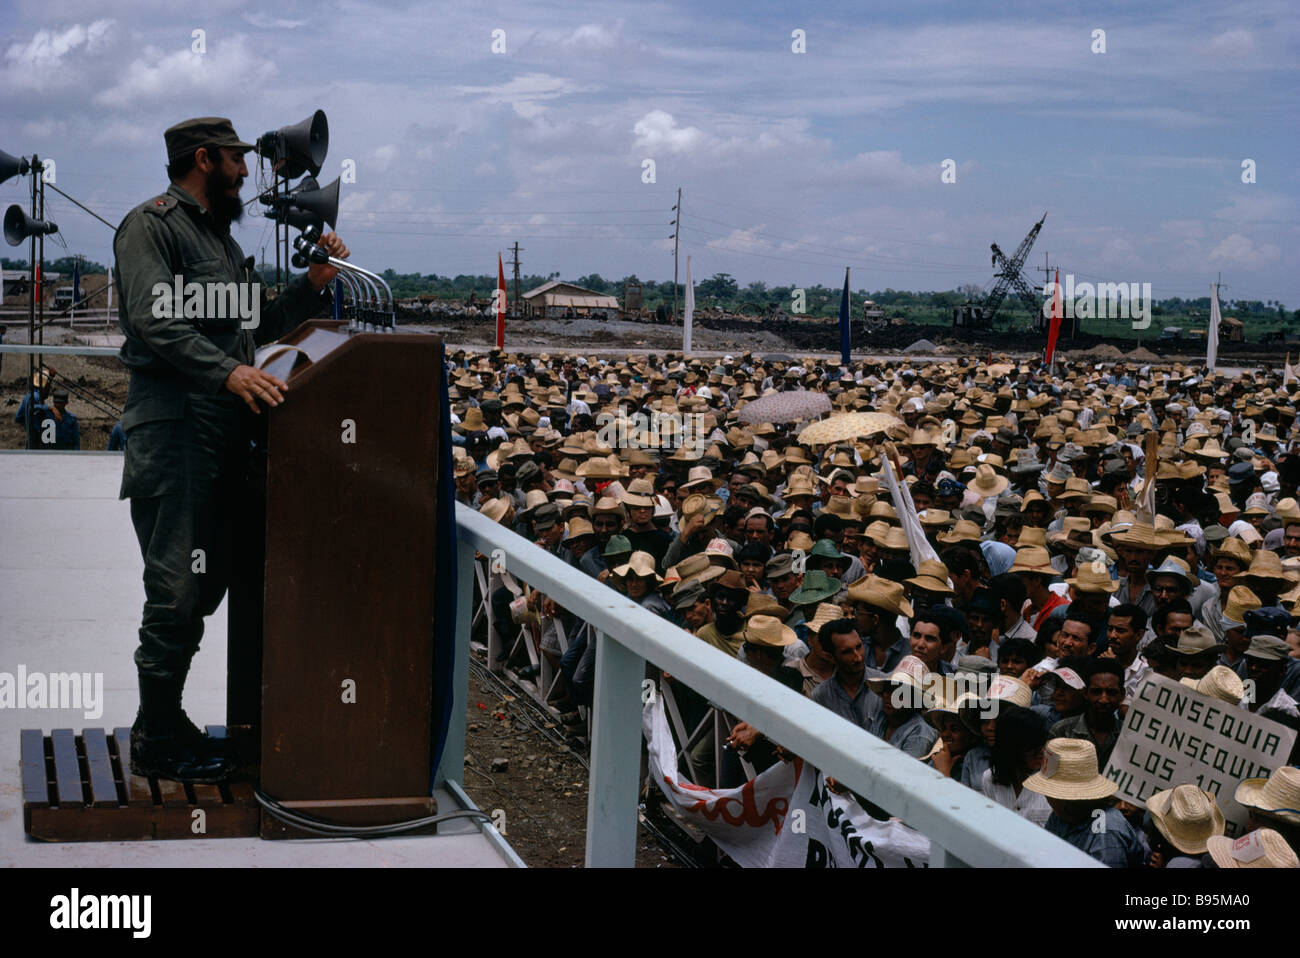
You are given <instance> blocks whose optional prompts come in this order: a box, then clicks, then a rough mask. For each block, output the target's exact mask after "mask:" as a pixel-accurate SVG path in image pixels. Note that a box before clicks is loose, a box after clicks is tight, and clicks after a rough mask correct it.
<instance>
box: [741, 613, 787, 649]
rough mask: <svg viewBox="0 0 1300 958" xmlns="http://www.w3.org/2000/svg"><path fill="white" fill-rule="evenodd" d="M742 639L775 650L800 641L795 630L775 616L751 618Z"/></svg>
mask: <svg viewBox="0 0 1300 958" xmlns="http://www.w3.org/2000/svg"><path fill="white" fill-rule="evenodd" d="M741 638H743V639H744V640H745V641H746V642H749V643H752V644H753V645H765V646H767V647H769V648H774V649H780V648H785V647H786V646H788V645H794V644H795V643H796V642H798V641H799V638H798V636H796V635H795V634H794V629H792V628H790V627H789V626H788V625H785V624H783V623H782V622H781V620H780V619H778V618H776V617H775V616H771V615H763V614H758V615H753V616H750V618H749V621H747V622H746V623H745V628H744V629H743V630H742V632H741Z"/></svg>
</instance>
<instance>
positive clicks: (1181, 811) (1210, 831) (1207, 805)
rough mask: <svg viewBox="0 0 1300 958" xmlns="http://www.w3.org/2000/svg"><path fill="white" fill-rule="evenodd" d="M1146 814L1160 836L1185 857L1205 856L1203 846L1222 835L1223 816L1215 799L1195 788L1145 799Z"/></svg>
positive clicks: (1186, 788) (1178, 789) (1185, 788)
mask: <svg viewBox="0 0 1300 958" xmlns="http://www.w3.org/2000/svg"><path fill="white" fill-rule="evenodd" d="M1147 811H1148V812H1150V813H1151V820H1152V821H1154V822H1155V824H1156V828H1157V829H1159V830H1160V834H1161V835H1163V836H1164V837H1165V838H1166V839H1168V841H1169V843H1170V844H1171V845H1173V846H1174V847H1175V848H1177V849H1178V850H1179V851H1180V852H1185V853H1186V854H1188V855H1204V854H1205V851H1206V842H1207V841H1208V840H1209V839H1210V838H1212V837H1214V836H1215V835H1222V834H1223V826H1224V821H1223V812H1221V811H1219V806H1218V804H1217V803H1216V802H1215V801H1214V796H1213V795H1210V794H1208V793H1207V792H1203V791H1201V790H1200V789H1199V788H1197V787H1196V786H1195V785H1179V786H1177V787H1176V788H1169V789H1165V790H1164V791H1163V792H1156V793H1155V794H1154V795H1152V796H1151V797H1150V798H1148V799H1147Z"/></svg>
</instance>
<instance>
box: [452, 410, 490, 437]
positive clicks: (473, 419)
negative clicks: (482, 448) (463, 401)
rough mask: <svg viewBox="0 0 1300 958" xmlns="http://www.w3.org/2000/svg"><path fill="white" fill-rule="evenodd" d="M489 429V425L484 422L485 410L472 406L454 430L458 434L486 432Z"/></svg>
mask: <svg viewBox="0 0 1300 958" xmlns="http://www.w3.org/2000/svg"><path fill="white" fill-rule="evenodd" d="M487 427H488V424H487V423H486V422H484V421H483V410H481V409H480V408H479V407H478V406H470V407H469V409H468V410H467V411H466V413H465V418H464V419H463V420H461V422H460V424H459V425H456V426H453V427H452V428H453V429H454V430H455V431H456V432H486V431H487Z"/></svg>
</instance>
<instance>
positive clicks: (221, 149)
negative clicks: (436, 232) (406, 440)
mask: <svg viewBox="0 0 1300 958" xmlns="http://www.w3.org/2000/svg"><path fill="white" fill-rule="evenodd" d="M164 140H165V142H166V146H167V176H168V178H169V179H170V180H171V186H170V187H168V189H167V192H166V193H163V194H162V195H160V196H156V197H154V198H153V199H151V200H148V201H146V202H145V203H142V204H141V205H140V206H137V207H136V208H135V209H133V210H132V211H131V212H130V213H128V214H127V215H126V218H125V219H123V220H122V224H121V225H120V226H119V227H118V229H117V234H116V236H115V237H114V240H113V253H114V258H115V259H116V267H115V278H116V282H117V288H118V290H119V292H120V298H119V301H118V302H119V306H118V320H119V322H120V324H121V326H122V332H123V333H124V334H125V335H126V341H125V342H124V343H123V345H122V352H121V358H122V362H123V364H124V365H126V366H127V367H128V368H129V369H130V370H131V385H130V390H129V392H128V394H127V400H126V409H125V411H124V412H123V414H122V426H123V428H124V429H125V430H126V435H127V446H126V455H125V462H124V466H123V473H122V488H121V492H120V498H123V499H127V498H129V499H130V500H131V521H132V523H133V524H134V526H135V532H136V536H137V538H138V539H139V541H140V552H141V554H142V556H143V557H144V589H145V605H144V616H143V621H142V623H141V626H140V645H139V648H137V649H136V652H135V664H136V670H137V673H138V677H139V684H140V710H139V713H138V714H137V716H136V720H135V724H134V726H133V727H132V729H131V771H133V772H134V773H135V774H137V775H144V776H157V777H160V778H170V779H176V780H178V781H188V782H216V781H221V780H222V779H224V778H227V777H229V774H230V772H231V762H230V759H229V758H228V757H226V756H225V755H224V754H223V750H222V748H221V746H220V743H218V742H215V741H213V740H211V739H209V738H208V737H207V736H205V735H204V734H203V733H202V732H200V731H199V730H198V729H197V728H196V727H195V726H194V724H193V723H192V722H190V720H189V719H188V717H187V716H186V715H185V712H184V709H183V708H182V707H181V693H182V690H183V689H184V685H185V677H186V675H187V674H188V672H189V668H190V660H191V659H192V658H193V656H194V653H195V652H196V651H197V650H198V646H199V640H200V639H201V638H202V636H203V619H204V617H205V616H208V615H211V614H212V613H213V612H214V611H216V608H217V606H218V605H219V604H220V603H221V598H222V596H223V595H225V593H226V589H227V586H228V584H229V581H230V575H231V569H232V565H233V563H234V562H235V561H238V557H235V556H232V555H231V552H232V538H231V530H232V526H233V521H232V520H233V517H234V515H235V513H236V510H238V509H239V508H240V503H241V501H246V500H242V490H243V488H244V483H245V481H246V478H247V473H248V469H249V462H250V446H251V439H252V437H253V435H254V431H253V429H252V423H251V422H250V421H249V419H248V418H247V417H248V416H249V415H251V414H256V413H258V412H259V406H258V403H259V402H260V403H264V404H266V405H267V406H278V405H279V404H280V403H281V402H285V401H287V400H286V397H285V394H286V392H287V391H288V387H287V386H286V384H285V383H284V382H282V381H281V380H279V379H277V378H276V377H275V376H271V375H269V374H267V373H265V372H262V371H261V370H259V369H257V368H255V367H254V366H253V352H254V349H255V347H256V346H258V345H261V344H263V343H268V342H271V341H273V340H275V339H278V338H280V337H281V336H283V335H285V334H286V333H287V332H289V331H290V330H292V329H293V328H294V327H296V326H297V325H299V324H300V323H302V322H303V321H304V320H307V319H310V318H311V317H313V316H315V315H318V314H319V313H320V312H321V311H322V310H323V309H324V308H326V307H327V306H328V305H329V294H328V291H327V288H328V286H329V284H330V283H331V282H332V281H333V279H334V277H335V275H336V274H337V270H336V269H334V268H332V267H330V266H321V265H313V266H311V267H310V269H309V270H308V271H307V273H306V274H304V275H302V276H299V277H298V278H296V279H294V280H293V281H292V282H291V283H290V284H289V285H288V287H287V288H286V289H285V290H284V291H283V292H282V293H281V294H280V295H279V296H278V297H276V298H275V299H274V300H272V301H270V302H269V303H266V302H263V301H262V299H261V289H260V284H258V279H260V277H256V276H255V275H254V273H253V260H252V258H251V257H250V258H249V259H247V260H245V259H244V253H243V251H242V250H241V249H240V248H239V244H238V243H236V242H235V240H234V239H233V238H232V237H231V235H230V224H231V223H232V222H234V221H237V220H238V219H240V217H241V216H242V215H243V204H242V203H241V202H240V199H239V188H240V186H241V185H242V184H243V182H244V179H245V178H246V177H247V176H248V167H247V166H245V165H244V153H245V152H246V151H248V150H251V149H253V148H254V147H253V146H252V145H251V144H249V143H245V142H243V141H242V140H241V139H240V138H239V137H238V136H237V135H236V134H235V129H234V127H233V126H232V125H231V122H230V121H229V120H227V119H224V118H222V117H201V118H199V119H193V120H186V121H185V122H183V123H178V124H177V125H176V126H173V127H172V128H171V129H169V130H167V132H166V133H165V134H164ZM320 245H321V246H323V247H324V248H325V249H326V250H328V251H329V253H330V254H331V255H332V256H335V257H339V258H346V257H347V255H348V250H347V248H346V247H345V246H344V245H343V243H342V241H341V240H340V239H339V238H338V237H337V236H336V235H335V234H333V233H330V234H327V235H326V236H325V237H324V238H323V239H322V240H321V243H320ZM188 284H198V286H199V290H194V289H193V287H189V291H187V292H186V294H185V299H186V302H185V304H184V306H183V308H179V309H178V308H175V304H174V303H173V302H172V300H173V298H174V290H175V289H177V288H179V289H186V287H187V286H188ZM231 284H233V285H231ZM190 291H193V293H194V295H191V292H190ZM200 291H201V292H202V296H199V295H198V293H199V292H200ZM230 292H238V293H239V297H240V298H241V299H242V300H244V301H248V298H249V297H250V295H251V296H255V297H256V298H255V300H253V301H254V302H256V303H257V306H258V307H259V311H258V312H255V313H253V316H255V317H256V318H255V319H254V320H253V321H252V322H249V321H248V320H249V317H248V316H245V315H241V311H239V310H232V309H228V308H224V304H223V303H222V297H223V295H226V294H229V293H230ZM229 298H230V299H231V300H236V297H234V296H230V297H229ZM236 301H237V300H236ZM214 303H215V304H222V306H221V308H216V309H214V308H212V307H213V304H214ZM250 410H251V413H250Z"/></svg>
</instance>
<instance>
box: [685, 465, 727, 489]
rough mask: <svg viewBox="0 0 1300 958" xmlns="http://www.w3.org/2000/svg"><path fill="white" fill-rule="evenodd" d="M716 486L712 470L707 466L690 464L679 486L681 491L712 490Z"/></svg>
mask: <svg viewBox="0 0 1300 958" xmlns="http://www.w3.org/2000/svg"><path fill="white" fill-rule="evenodd" d="M717 487H718V483H717V480H716V479H714V478H713V470H712V469H710V468H709V467H708V466H692V467H691V469H690V471H689V472H688V473H687V474H686V481H685V482H683V483H682V484H681V486H680V487H679V488H680V489H681V490H682V491H683V492H686V491H688V490H689V491H691V492H712V491H713V490H714V489H716V488H717Z"/></svg>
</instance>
